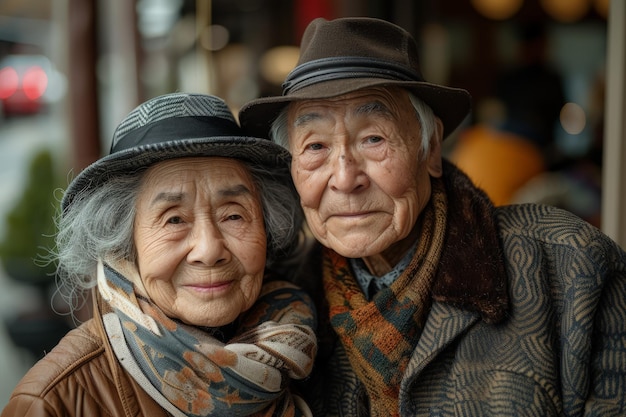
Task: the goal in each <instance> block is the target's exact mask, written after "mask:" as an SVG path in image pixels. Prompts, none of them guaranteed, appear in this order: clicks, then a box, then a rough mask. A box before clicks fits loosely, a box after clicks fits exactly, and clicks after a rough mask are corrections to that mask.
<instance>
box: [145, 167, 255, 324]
mask: <svg viewBox="0 0 626 417" xmlns="http://www.w3.org/2000/svg"><path fill="white" fill-rule="evenodd" d="M134 237H135V244H136V247H137V252H138V269H139V274H140V277H141V281H142V282H141V284H142V285H143V287H144V291H145V292H146V295H147V296H148V297H149V298H150V299H151V300H152V301H153V302H154V303H155V304H156V305H157V306H159V307H160V308H161V309H162V310H163V311H164V312H165V314H167V315H168V316H169V317H172V318H177V319H180V320H182V321H183V322H186V323H188V324H192V325H197V326H210V327H216V326H221V325H225V324H228V323H231V322H232V321H234V320H235V319H236V318H237V316H239V314H240V313H242V312H243V311H245V310H247V309H248V308H250V307H251V306H252V304H253V303H254V302H255V300H256V299H257V297H258V295H259V292H260V289H261V285H262V281H263V272H264V267H265V259H266V258H265V257H266V236H265V229H264V222H263V213H262V208H261V203H260V200H259V197H258V195H257V192H256V190H255V187H254V185H253V182H252V178H251V176H250V175H249V173H248V171H247V169H246V168H245V167H244V165H243V164H242V163H241V162H239V161H237V160H234V159H227V158H182V159H175V160H170V161H166V162H161V163H159V164H157V165H154V166H152V167H150V169H149V170H148V172H147V173H146V175H145V177H144V180H143V183H142V185H141V189H140V192H139V196H138V200H137V215H136V219H135V230H134Z"/></svg>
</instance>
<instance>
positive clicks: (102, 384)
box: [0, 314, 170, 417]
mask: <svg viewBox="0 0 626 417" xmlns="http://www.w3.org/2000/svg"><path fill="white" fill-rule="evenodd" d="M94 316H95V318H93V319H91V320H89V321H87V322H85V323H84V324H82V325H81V326H80V327H78V328H76V329H74V330H72V331H70V332H69V333H68V334H67V335H66V336H65V337H64V338H63V339H61V341H60V342H59V344H58V345H57V346H56V347H55V348H54V349H53V350H52V351H51V352H50V353H48V354H47V355H46V356H45V357H44V358H43V359H41V360H40V361H39V362H37V363H36V364H35V365H34V366H33V368H32V369H30V371H29V372H28V373H27V374H26V375H25V376H24V378H22V380H21V381H20V382H19V384H18V385H17V387H16V388H15V390H14V392H13V394H12V395H11V398H10V400H9V403H8V404H7V406H6V407H5V408H4V410H2V414H1V415H0V417H35V416H37V417H44V416H58V417H74V416H75V417H87V416H89V417H140V416H149V417H161V416H163V417H164V416H169V415H170V414H169V413H167V412H166V411H165V410H163V409H162V408H161V406H159V405H158V404H157V403H156V402H155V401H154V400H153V399H152V398H151V397H150V396H148V394H146V392H145V391H144V390H143V389H142V388H141V387H140V386H139V385H138V384H137V383H136V382H135V381H134V380H133V379H132V378H131V377H130V376H129V375H128V374H127V372H126V371H125V370H124V369H123V368H122V367H121V365H120V364H119V363H118V361H117V359H116V358H115V355H114V354H113V350H112V348H111V346H110V344H109V342H108V340H107V338H106V337H105V330H104V326H103V323H102V320H101V318H100V315H99V314H95V315H94Z"/></svg>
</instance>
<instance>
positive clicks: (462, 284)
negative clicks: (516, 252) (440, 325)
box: [432, 161, 509, 323]
mask: <svg viewBox="0 0 626 417" xmlns="http://www.w3.org/2000/svg"><path fill="white" fill-rule="evenodd" d="M443 180H444V186H445V189H446V194H447V197H448V223H447V230H446V240H445V242H444V249H443V253H442V255H441V260H440V266H439V269H438V272H437V274H436V277H435V282H434V285H433V290H432V294H433V298H434V299H435V300H437V301H441V302H444V303H448V304H451V305H454V306H456V307H459V308H462V309H465V310H471V311H476V312H478V313H480V315H481V316H482V318H483V320H485V321H486V322H488V323H497V322H500V321H501V320H503V319H504V318H505V316H506V312H507V309H508V304H509V303H508V293H507V278H506V268H505V262H504V256H503V251H502V246H501V242H500V239H499V237H498V228H497V226H496V223H495V214H494V212H495V207H494V206H493V204H492V203H491V201H490V200H489V198H488V197H487V195H486V194H485V193H484V192H483V191H482V190H479V189H478V188H476V186H474V184H472V182H471V181H470V179H469V178H468V177H467V176H466V175H465V174H464V173H463V172H461V171H460V170H459V169H458V168H456V167H455V166H454V165H452V164H451V163H450V162H448V161H444V173H443Z"/></svg>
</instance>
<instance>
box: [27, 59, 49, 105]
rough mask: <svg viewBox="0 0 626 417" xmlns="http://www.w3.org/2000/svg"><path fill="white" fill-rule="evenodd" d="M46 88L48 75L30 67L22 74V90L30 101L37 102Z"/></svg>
mask: <svg viewBox="0 0 626 417" xmlns="http://www.w3.org/2000/svg"><path fill="white" fill-rule="evenodd" d="M46 87H48V75H47V74H46V72H45V71H44V70H43V69H42V68H41V67H38V66H34V67H30V68H28V69H27V70H26V72H25V73H24V78H23V80H22V90H24V94H25V95H26V97H28V98H29V99H31V100H37V99H38V98H41V96H43V93H44V92H45V91H46Z"/></svg>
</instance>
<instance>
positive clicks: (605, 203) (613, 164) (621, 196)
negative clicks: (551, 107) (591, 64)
mask: <svg viewBox="0 0 626 417" xmlns="http://www.w3.org/2000/svg"><path fill="white" fill-rule="evenodd" d="M607 28H608V29H607V32H608V36H607V38H608V48H607V73H606V102H605V114H606V118H605V121H604V132H605V136H604V155H603V166H602V172H603V178H602V230H603V231H604V232H605V233H606V234H607V235H609V236H610V237H611V238H613V239H614V240H615V241H616V242H617V243H618V244H619V245H620V246H622V247H623V248H626V146H625V140H626V117H624V115H626V42H624V39H626V2H624V1H612V2H611V5H610V9H609V16H608V24H607Z"/></svg>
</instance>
